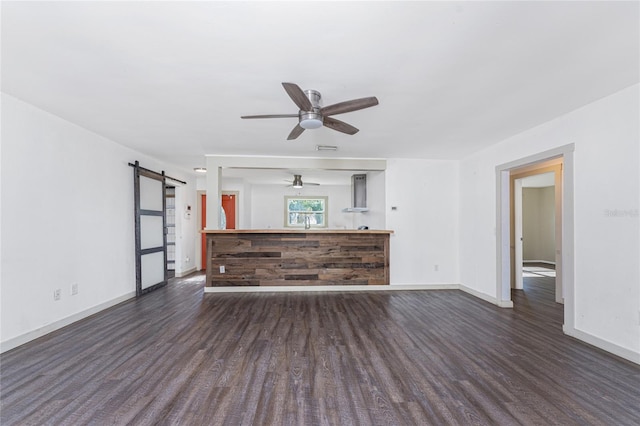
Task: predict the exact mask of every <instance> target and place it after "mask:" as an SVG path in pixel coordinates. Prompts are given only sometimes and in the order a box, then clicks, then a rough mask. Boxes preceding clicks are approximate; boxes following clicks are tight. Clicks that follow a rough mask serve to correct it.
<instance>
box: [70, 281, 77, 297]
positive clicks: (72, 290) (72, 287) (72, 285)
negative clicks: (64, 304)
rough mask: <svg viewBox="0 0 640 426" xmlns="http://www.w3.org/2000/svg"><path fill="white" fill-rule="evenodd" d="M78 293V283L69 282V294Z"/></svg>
mask: <svg viewBox="0 0 640 426" xmlns="http://www.w3.org/2000/svg"><path fill="white" fill-rule="evenodd" d="M76 294H78V284H77V283H76V284H71V295H72V296H75V295H76Z"/></svg>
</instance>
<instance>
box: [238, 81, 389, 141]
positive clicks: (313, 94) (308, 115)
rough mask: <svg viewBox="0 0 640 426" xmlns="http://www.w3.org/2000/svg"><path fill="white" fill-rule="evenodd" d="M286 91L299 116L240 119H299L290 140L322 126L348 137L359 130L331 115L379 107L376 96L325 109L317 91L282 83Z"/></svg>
mask: <svg viewBox="0 0 640 426" xmlns="http://www.w3.org/2000/svg"><path fill="white" fill-rule="evenodd" d="M282 86H283V87H284V90H285V91H286V92H287V94H288V95H289V97H290V98H291V100H292V101H293V102H294V103H295V104H296V105H297V106H298V108H299V111H298V114H297V115H296V114H268V115H243V116H241V117H240V118H290V117H298V124H297V125H296V126H295V127H294V128H293V130H291V133H289V136H288V137H287V139H288V140H292V139H296V138H297V137H298V136H300V135H301V134H302V132H304V131H305V130H309V129H318V128H320V127H322V126H325V127H328V128H330V129H333V130H336V131H338V132H341V133H346V134H348V135H355V134H356V133H358V131H359V130H358V129H357V128H355V127H353V126H352V125H350V124H347V123H345V122H343V121H340V120H336V119H335V118H333V117H330V116H331V115H336V114H344V113H346V112H351V111H357V110H360V109H364V108H369V107H372V106H375V105H378V99H377V98H376V97H374V96H372V97H368V98H361V99H353V100H350V101H345V102H340V103H337V104H333V105H329V106H326V107H323V106H322V104H321V100H322V96H321V95H320V92H318V91H317V90H304V91H303V90H302V89H301V88H300V87H299V86H298V85H297V84H294V83H282Z"/></svg>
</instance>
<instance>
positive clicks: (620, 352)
mask: <svg viewBox="0 0 640 426" xmlns="http://www.w3.org/2000/svg"><path fill="white" fill-rule="evenodd" d="M562 331H563V332H564V333H565V334H566V335H567V336H571V337H575V338H576V339H578V340H581V341H583V342H585V343H588V344H590V345H592V346H595V347H596V348H599V349H602V350H603V351H606V352H609V353H612V354H614V355H617V356H619V357H620V358H624V359H626V360H628V361H631V362H635V363H636V364H640V353H638V352H634V351H632V350H631V349H627V348H623V347H622V346H618V345H616V344H615V343H611V342H609V341H607V340H604V339H601V338H599V337H596V336H594V335H592V334H589V333H586V332H584V331H580V330H576V329H575V328H570V327H567V326H563V327H562Z"/></svg>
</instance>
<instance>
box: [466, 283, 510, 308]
mask: <svg viewBox="0 0 640 426" xmlns="http://www.w3.org/2000/svg"><path fill="white" fill-rule="evenodd" d="M458 288H459V289H460V290H461V291H464V292H465V293H468V294H470V295H472V296H474V297H477V298H478V299H482V300H484V301H485V302H489V303H491V304H493V305H496V306H499V307H501V308H513V302H512V301H511V300H507V301H504V300H498V299H496V298H495V297H493V296H489V295H488V294H485V293H480V292H479V291H477V290H474V289H472V288H469V287H467V286H465V285H462V284H460V285H459V286H458Z"/></svg>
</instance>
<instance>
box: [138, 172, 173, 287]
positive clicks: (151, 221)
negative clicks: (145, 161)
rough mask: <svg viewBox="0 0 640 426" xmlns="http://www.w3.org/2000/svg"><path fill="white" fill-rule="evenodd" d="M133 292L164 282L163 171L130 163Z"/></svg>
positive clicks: (165, 270)
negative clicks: (131, 175)
mask: <svg viewBox="0 0 640 426" xmlns="http://www.w3.org/2000/svg"><path fill="white" fill-rule="evenodd" d="M134 185H135V186H134V196H135V225H136V295H137V296H141V295H143V294H144V293H147V292H149V291H152V290H154V289H156V288H159V287H161V286H163V285H165V284H166V283H167V236H166V233H165V230H166V223H165V220H166V215H165V210H166V193H165V191H166V186H165V176H164V172H163V173H155V172H152V171H150V170H147V169H143V168H141V167H139V165H138V162H137V161H136V163H135V166H134Z"/></svg>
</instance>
